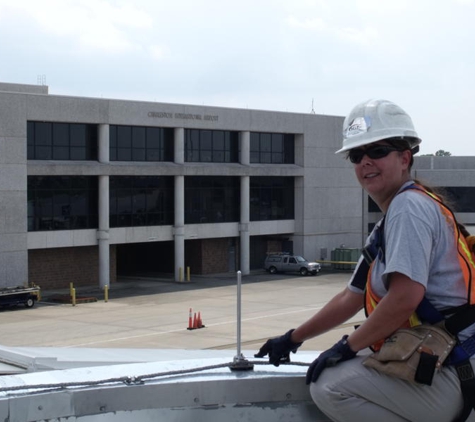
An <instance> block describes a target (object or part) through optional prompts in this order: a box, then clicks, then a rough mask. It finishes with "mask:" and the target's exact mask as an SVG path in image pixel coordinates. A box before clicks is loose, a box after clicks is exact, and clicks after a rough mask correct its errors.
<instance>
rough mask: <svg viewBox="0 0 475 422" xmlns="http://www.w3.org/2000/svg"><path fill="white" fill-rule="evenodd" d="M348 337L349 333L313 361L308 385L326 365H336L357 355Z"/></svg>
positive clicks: (309, 371)
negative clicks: (351, 347)
mask: <svg viewBox="0 0 475 422" xmlns="http://www.w3.org/2000/svg"><path fill="white" fill-rule="evenodd" d="M347 338H348V336H347V335H345V336H343V337H342V339H341V340H340V341H339V342H338V343H336V344H335V345H333V346H332V348H331V349H328V350H325V351H324V352H322V353H320V355H319V356H318V358H317V359H315V360H314V361H313V362H312V364H311V365H310V367H309V368H308V371H307V378H306V382H307V385H309V384H310V383H311V382H315V381H316V380H317V379H318V377H319V376H320V374H321V373H322V371H323V370H324V369H325V368H326V367H328V366H335V365H336V364H337V363H339V362H343V361H345V360H350V359H353V358H354V357H355V356H356V352H353V350H351V349H350V345H349V344H348V341H347Z"/></svg>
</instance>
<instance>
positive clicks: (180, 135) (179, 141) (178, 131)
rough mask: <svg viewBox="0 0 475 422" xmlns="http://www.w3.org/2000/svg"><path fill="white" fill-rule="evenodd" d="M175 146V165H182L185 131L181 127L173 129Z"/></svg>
mask: <svg viewBox="0 0 475 422" xmlns="http://www.w3.org/2000/svg"><path fill="white" fill-rule="evenodd" d="M174 135H175V136H174V138H175V139H174V141H175V142H174V146H175V159H174V161H175V163H176V164H183V163H184V162H185V129H183V128H182V127H177V128H175V134H174Z"/></svg>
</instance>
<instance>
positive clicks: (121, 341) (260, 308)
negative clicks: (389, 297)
mask: <svg viewBox="0 0 475 422" xmlns="http://www.w3.org/2000/svg"><path fill="white" fill-rule="evenodd" d="M349 276H350V273H349V272H345V273H333V272H325V271H322V273H321V274H320V275H318V276H306V277H302V276H293V275H283V274H275V275H270V274H267V273H266V272H264V271H262V272H260V271H259V272H253V273H252V274H251V275H249V276H243V277H242V289H241V304H242V305H241V346H242V348H243V349H248V350H257V349H258V348H259V347H260V346H261V345H262V343H263V341H265V340H266V339H267V338H269V337H272V336H276V335H280V334H282V333H284V332H285V331H287V330H288V329H290V328H293V327H296V326H297V325H299V324H300V323H301V322H303V321H304V320H306V319H307V318H309V317H310V316H311V315H313V314H314V313H315V312H316V311H317V310H318V309H320V308H321V307H322V306H324V305H325V303H327V301H328V300H329V299H330V298H331V297H333V295H334V294H335V293H337V292H338V291H340V290H341V289H342V288H344V286H345V285H346V283H347V280H348V278H349ZM236 285H237V275H236V274H224V275H218V276H212V277H204V276H201V277H192V280H191V281H189V282H183V283H175V282H172V281H169V280H164V279H160V278H124V279H119V281H118V282H117V283H116V284H112V285H111V287H110V289H109V297H108V301H107V302H106V301H105V297H104V292H103V291H102V290H100V289H99V288H97V287H94V286H92V287H89V288H83V289H78V291H77V296H78V298H79V299H80V298H94V299H96V300H97V301H95V302H86V303H77V304H76V306H72V305H71V304H70V303H61V302H57V301H56V300H57V299H58V297H60V296H62V297H64V296H65V295H67V294H68V293H69V292H68V291H48V292H43V298H42V301H41V302H39V303H37V304H36V305H35V307H33V308H29V309H26V308H23V307H21V306H19V307H17V308H13V309H2V310H1V311H0V320H1V330H2V339H1V342H0V343H1V345H3V346H8V347H28V346H30V347H66V348H76V347H79V348H82V347H87V348H147V349H149V348H152V349H234V350H235V349H236V342H237V335H236V333H237V286H236ZM79 302H80V301H79ZM190 308H191V309H192V315H194V314H195V313H197V314H198V313H199V314H200V316H201V319H202V322H203V324H204V327H203V328H201V329H196V330H188V324H189V311H190ZM362 319H363V315H362V314H361V315H360V314H358V315H357V316H356V317H355V318H354V319H353V320H352V321H349V322H348V324H345V325H344V326H342V327H338V328H337V329H335V330H333V331H331V332H329V333H326V334H325V335H323V336H321V337H319V338H316V339H313V340H309V341H308V342H306V343H305V344H304V345H303V347H302V349H304V350H324V349H326V348H327V347H330V346H331V345H333V344H334V343H335V342H336V341H337V340H338V339H340V338H341V336H342V335H343V334H345V333H348V332H350V331H351V330H352V329H353V328H352V327H353V325H354V324H355V323H357V322H358V321H360V320H362Z"/></svg>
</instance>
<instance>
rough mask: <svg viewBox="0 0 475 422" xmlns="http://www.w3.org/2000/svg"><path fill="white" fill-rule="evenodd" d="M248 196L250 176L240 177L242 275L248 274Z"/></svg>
mask: <svg viewBox="0 0 475 422" xmlns="http://www.w3.org/2000/svg"><path fill="white" fill-rule="evenodd" d="M249 198H250V178H249V176H242V177H241V223H240V224H239V235H240V254H239V256H240V267H241V273H242V274H243V275H246V274H249V272H250V269H249V267H250V264H249V256H250V247H249V244H250V242H249V223H250V220H249V215H250V213H249Z"/></svg>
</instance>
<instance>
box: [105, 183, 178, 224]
mask: <svg viewBox="0 0 475 422" xmlns="http://www.w3.org/2000/svg"><path fill="white" fill-rule="evenodd" d="M109 194H110V201H109V203H110V205H109V206H110V227H129V226H161V225H170V224H173V221H174V202H173V201H174V199H173V198H174V192H173V177H166V176H165V177H159V176H143V177H129V176H111V177H110V188H109Z"/></svg>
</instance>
